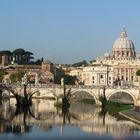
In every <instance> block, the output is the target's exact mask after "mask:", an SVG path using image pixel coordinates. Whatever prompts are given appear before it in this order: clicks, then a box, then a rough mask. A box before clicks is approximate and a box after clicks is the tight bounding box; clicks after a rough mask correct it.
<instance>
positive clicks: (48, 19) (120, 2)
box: [0, 0, 140, 63]
mask: <svg viewBox="0 0 140 140" xmlns="http://www.w3.org/2000/svg"><path fill="white" fill-rule="evenodd" d="M124 25H125V27H126V29H127V32H128V36H129V38H130V39H132V40H133V42H134V44H135V48H136V50H140V0H0V49H1V50H11V51H13V50H14V49H16V48H24V49H25V50H28V51H31V52H33V53H34V56H35V59H37V58H41V57H44V58H46V59H49V60H51V61H52V62H54V63H74V62H78V61H81V60H84V59H85V60H88V61H89V60H92V59H95V58H96V57H98V56H101V55H103V54H104V53H105V52H111V51H112V46H113V43H114V41H115V40H116V39H117V38H118V37H119V34H120V32H121V30H122V27H123V26H124Z"/></svg>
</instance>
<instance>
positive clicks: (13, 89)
mask: <svg viewBox="0 0 140 140" xmlns="http://www.w3.org/2000/svg"><path fill="white" fill-rule="evenodd" d="M64 87H65V88H64ZM104 89H105V97H106V99H107V100H115V101H120V102H126V103H132V104H134V105H136V106H138V105H137V103H138V101H139V100H140V89H139V87H137V86H112V87H110V86H106V87H104V86H85V85H65V86H61V85H56V84H52V85H48V84H38V85H33V84H29V85H27V93H28V94H30V96H32V97H36V98H46V97H47V98H54V99H60V98H62V97H63V95H64V90H65V94H66V96H68V97H69V98H70V99H72V98H76V97H78V98H84V97H86V98H87V97H88V98H90V99H94V100H95V103H96V104H97V105H100V104H101V102H100V97H101V96H103V93H104ZM0 90H1V91H2V95H1V96H5V95H6V96H8V95H14V94H15V93H16V94H19V95H21V96H24V86H23V85H0Z"/></svg>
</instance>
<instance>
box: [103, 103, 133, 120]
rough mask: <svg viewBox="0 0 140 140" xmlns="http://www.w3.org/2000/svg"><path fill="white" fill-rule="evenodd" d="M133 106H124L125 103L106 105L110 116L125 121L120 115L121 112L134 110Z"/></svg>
mask: <svg viewBox="0 0 140 140" xmlns="http://www.w3.org/2000/svg"><path fill="white" fill-rule="evenodd" d="M132 108H133V105H131V104H124V103H117V102H111V101H108V102H107V104H106V112H108V113H109V114H110V115H112V116H115V117H116V118H117V119H123V118H124V117H122V116H121V115H119V112H120V111H123V110H128V109H132Z"/></svg>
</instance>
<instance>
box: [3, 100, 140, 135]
mask: <svg viewBox="0 0 140 140" xmlns="http://www.w3.org/2000/svg"><path fill="white" fill-rule="evenodd" d="M54 103H55V101H54V100H41V99H33V105H32V107H30V108H27V109H26V110H17V108H16V106H15V104H16V100H15V99H14V98H11V99H7V100H2V101H1V104H0V133H1V135H2V134H5V135H7V134H8V133H14V134H16V133H18V134H21V133H25V134H26V133H28V134H29V135H32V134H33V133H36V130H34V129H33V128H35V126H37V127H38V128H39V130H40V133H43V134H44V136H45V137H48V136H49V135H51V134H53V136H55V135H57V134H56V130H55V129H56V128H58V129H59V136H60V137H63V136H65V137H66V136H69V134H71V135H73V134H72V133H73V131H74V130H76V129H77V128H80V131H75V132H74V133H77V134H76V135H77V136H79V138H80V137H81V134H83V135H88V136H91V137H92V136H93V137H94V136H95V135H99V136H104V137H107V136H111V137H113V138H126V137H130V136H131V138H132V137H133V136H136V137H138V138H140V132H139V131H138V130H139V129H140V125H138V124H135V123H133V122H131V121H128V120H120V121H118V120H117V119H116V118H114V117H113V116H111V115H109V114H108V113H107V112H105V113H104V112H101V108H99V107H95V106H93V105H88V104H84V103H81V102H71V103H70V108H69V109H68V110H66V111H65V112H64V111H63V112H62V109H58V108H56V107H55V106H54ZM66 127H68V128H69V129H68V130H67V129H66ZM34 131H35V132H34ZM67 131H68V132H67ZM44 132H45V133H44ZM46 132H47V133H46ZM1 135H0V137H1Z"/></svg>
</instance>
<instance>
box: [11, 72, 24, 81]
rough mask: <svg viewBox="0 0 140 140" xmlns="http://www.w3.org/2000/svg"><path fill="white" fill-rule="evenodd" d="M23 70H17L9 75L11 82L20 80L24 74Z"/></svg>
mask: <svg viewBox="0 0 140 140" xmlns="http://www.w3.org/2000/svg"><path fill="white" fill-rule="evenodd" d="M24 74H25V72H24V71H17V72H15V73H13V74H11V75H10V80H11V82H12V83H17V82H21V81H22V77H23V76H24Z"/></svg>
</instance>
